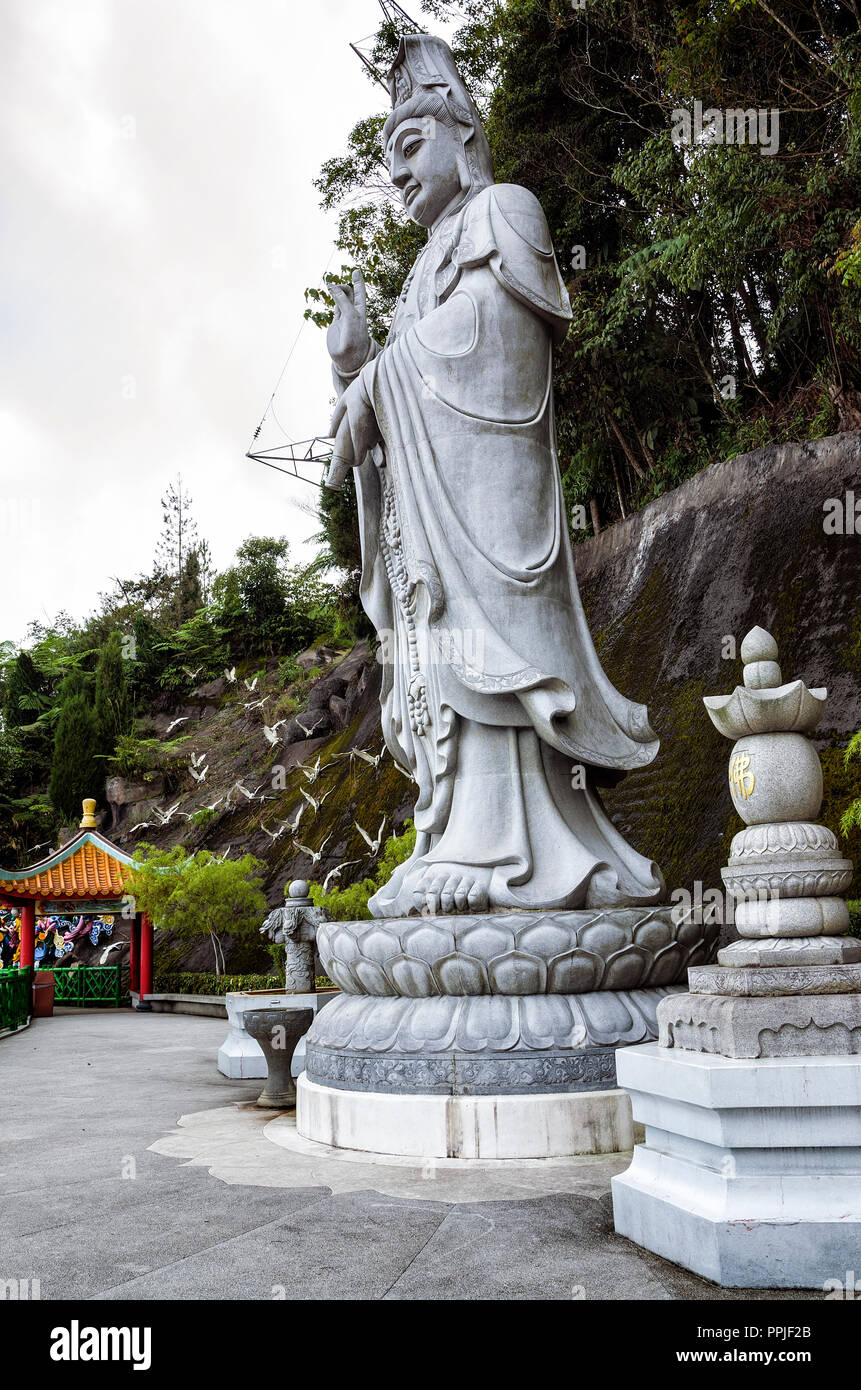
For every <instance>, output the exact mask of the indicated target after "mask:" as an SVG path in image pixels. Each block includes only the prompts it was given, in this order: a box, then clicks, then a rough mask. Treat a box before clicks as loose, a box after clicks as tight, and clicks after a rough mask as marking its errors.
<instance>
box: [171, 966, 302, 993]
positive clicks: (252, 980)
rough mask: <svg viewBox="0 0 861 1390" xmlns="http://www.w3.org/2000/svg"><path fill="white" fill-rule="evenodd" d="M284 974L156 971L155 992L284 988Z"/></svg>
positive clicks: (230, 991) (220, 991) (213, 991)
mask: <svg viewBox="0 0 861 1390" xmlns="http://www.w3.org/2000/svg"><path fill="white" fill-rule="evenodd" d="M283 988H284V975H283V973H282V974H281V975H214V974H213V973H212V971H211V970H176V971H173V972H172V973H165V974H164V975H160V974H158V972H156V975H155V978H154V980H153V994H235V993H237V992H238V991H239V990H243V989H246V990H247V989H268V990H272V989H283Z"/></svg>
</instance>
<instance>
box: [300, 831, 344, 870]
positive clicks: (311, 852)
mask: <svg viewBox="0 0 861 1390" xmlns="http://www.w3.org/2000/svg"><path fill="white" fill-rule="evenodd" d="M334 833H335V832H334V831H332V835H333V834H334ZM332 835H327V836H326V838H325V840H324V841H323V843H322V845H321V846H320V848H319V849H309V847H308V845H300V843H299V841H298V840H294V841H293V843H294V845H295V846H296V848H297V849H298V850H301V852H302V854H307V856H308V858H309V859H310V860H311V863H312V864H315V865H316V864H319V862H320V860H321V859H322V858H323V850H324V849H325V848H326V846H327V844H328V843H329V841H330V840H331V838H332Z"/></svg>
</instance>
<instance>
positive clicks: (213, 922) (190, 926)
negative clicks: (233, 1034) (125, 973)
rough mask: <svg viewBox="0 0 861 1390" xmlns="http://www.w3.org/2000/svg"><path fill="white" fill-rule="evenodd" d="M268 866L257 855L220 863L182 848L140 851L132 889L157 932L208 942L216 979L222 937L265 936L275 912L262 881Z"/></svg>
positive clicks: (131, 879) (220, 965) (221, 968)
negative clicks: (262, 931)
mask: <svg viewBox="0 0 861 1390" xmlns="http://www.w3.org/2000/svg"><path fill="white" fill-rule="evenodd" d="M263 868H264V865H263V864H261V862H260V860H259V859H255V858H254V856H253V855H251V854H246V855H244V856H243V857H242V858H241V859H217V858H216V857H215V855H213V854H210V853H209V851H208V850H198V852H197V853H196V854H189V853H188V851H187V850H185V849H183V847H182V845H175V846H174V848H173V849H167V850H154V849H152V848H151V847H150V846H149V845H140V846H139V847H138V849H137V850H136V851H135V855H134V863H133V866H132V868H131V869H130V870H129V874H128V878H127V882H126V888H127V891H128V892H129V893H130V894H131V896H132V897H133V898H134V901H135V906H136V908H137V910H138V911H140V912H146V913H147V914H148V916H149V917H150V919H151V920H152V923H153V926H154V927H157V928H162V929H164V930H169V931H173V932H176V933H177V934H178V935H180V936H191V937H194V936H208V937H209V939H210V941H211V943H212V954H213V960H214V962H215V973H216V975H221V974H223V972H224V948H223V946H222V943H221V937H222V936H224V935H225V934H227V933H230V934H231V935H248V934H250V933H252V932H257V931H259V928H260V926H261V924H262V922H263V919H264V918H265V916H266V914H267V912H268V910H269V908H268V904H267V902H266V897H265V895H264V893H263V891H262V886H261V885H262V878H261V877H260V875H261V873H262V871H263Z"/></svg>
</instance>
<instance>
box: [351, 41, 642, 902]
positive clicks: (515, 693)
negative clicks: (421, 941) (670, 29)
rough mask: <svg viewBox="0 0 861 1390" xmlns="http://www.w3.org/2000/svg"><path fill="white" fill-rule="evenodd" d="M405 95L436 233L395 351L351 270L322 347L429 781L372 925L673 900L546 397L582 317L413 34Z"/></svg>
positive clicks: (393, 144) (406, 303)
mask: <svg viewBox="0 0 861 1390" xmlns="http://www.w3.org/2000/svg"><path fill="white" fill-rule="evenodd" d="M389 81H390V88H391V93H392V102H393V110H392V114H391V115H390V116H389V118H388V121H387V122H386V125H385V129H384V141H385V155H386V161H387V164H388V167H389V172H390V175H391V179H392V181H393V183H394V184H395V185H396V186H397V188H399V189H400V190H401V193H402V195H403V200H404V205H405V207H406V209H407V211H408V212H409V214H410V216H411V217H412V218H413V219H414V220H415V221H416V222H418V223H420V224H421V225H422V226H424V227H427V228H428V230H429V233H430V234H429V237H428V242H427V245H426V247H425V249H424V250H423V251H422V253H421V255H420V256H419V257H418V259H417V260H416V263H415V265H414V266H413V268H412V270H411V271H410V274H409V275H408V277H407V280H406V282H405V284H404V287H403V290H402V292H401V297H400V300H399V302H398V305H397V309H396V311H395V314H394V318H393V320H392V326H391V332H390V333H389V336H388V339H387V341H386V344H385V346H384V347H382V346H380V345H379V344H378V343H376V342H373V341H372V340H371V339H370V337H369V334H368V327H367V320H366V316H365V290H364V284H363V282H362V278H361V275H360V274H359V273H358V272H357V273H356V275H355V276H354V283H353V286H352V287H337V286H335V287H333V293H334V295H335V300H336V311H335V319H334V322H333V323H332V325H331V327H330V329H329V335H328V346H329V352H330V355H331V357H332V361H333V365H334V376H335V382H336V385H337V388H338V391H339V397H340V399H339V401H338V405H337V408H336V411H335V415H334V419H333V423H332V426H331V434H332V435H333V436H334V437H335V444H334V453H333V459H332V463H331V466H330V470H329V475H328V478H327V482H328V484H329V486H332V487H337V486H340V485H341V483H342V482H343V480H344V478H345V477H346V476H347V473H348V471H349V468H350V467H353V468H354V469H355V479H356V485H357V492H358V502H359V515H360V521H361V536H362V553H363V561H364V568H363V576H362V586H361V593H362V602H363V604H364V606H365V609H366V611H367V613H368V615H369V617H370V618H371V620H372V622H373V623H374V626H375V628H376V630H377V632H378V634H380V636H381V638H382V640H383V658H384V675H383V688H382V696H381V700H382V723H383V732H384V736H385V740H386V744H387V746H388V748H389V750H390V752H391V754H392V756H393V758H394V759H395V761H396V762H397V763H398V765H399V766H400V767H401V768H403V769H404V770H406V771H408V772H409V773H410V774H411V776H412V777H413V779H414V780H415V782H416V783H417V785H418V797H417V802H416V807H415V824H416V828H417V831H418V835H417V841H416V848H415V852H414V854H413V855H412V857H411V858H410V859H409V860H408V861H407V862H406V863H405V864H403V865H401V866H400V868H399V869H398V870H397V871H396V872H395V874H394V876H393V877H392V879H391V880H390V882H389V883H388V884H387V885H386V886H385V887H384V888H382V889H381V890H380V891H379V892H378V893H377V895H376V897H375V898H373V899H372V900H371V910H372V912H373V913H374V915H375V916H376V917H405V916H407V915H409V914H411V913H417V912H422V911H424V912H428V911H429V912H431V913H438V912H440V913H463V912H471V913H475V912H483V911H488V910H489V911H493V910H496V909H520V910H522V911H534V910H536V909H549V908H561V909H576V908H601V907H606V908H613V907H626V906H636V905H647V904H653V903H657V902H659V901H661V900H662V897H663V894H664V883H663V879H662V877H661V874H660V871H659V870H658V868H657V867H656V865H655V864H654V863H652V862H651V861H650V860H648V859H645V858H643V857H642V856H641V855H640V854H638V853H636V852H635V851H634V850H633V849H632V848H631V847H630V845H628V844H626V842H625V840H624V839H623V838H622V837H621V836H620V835H619V834H618V832H617V831H616V830H615V829H614V827H613V826H612V824H611V823H610V820H609V818H608V817H607V814H606V812H605V810H604V808H603V806H602V804H601V800H600V797H599V795H598V791H597V789H596V787H597V784H598V783H599V782H601V781H602V780H603V781H607V780H610V781H613V780H615V775H617V774H620V773H623V772H625V771H626V770H628V769H632V768H636V767H641V766H643V765H644V764H646V763H649V762H651V761H652V759H653V758H654V757H655V755H656V753H657V751H658V743H657V740H656V738H655V735H654V733H653V732H652V730H651V728H650V727H649V722H648V718H647V712H646V709H645V707H644V706H642V705H638V704H633V703H631V702H630V701H629V700H627V699H626V698H625V697H624V696H623V695H621V694H620V693H619V692H618V691H617V690H616V689H614V687H613V686H612V685H611V683H610V681H609V680H608V679H607V676H606V675H605V673H604V671H603V670H602V668H601V665H600V662H599V660H598V657H597V655H596V652H595V648H594V646H593V643H592V639H591V637H590V635H589V631H588V628H587V626H586V621H585V618H584V615H583V609H582V606H581V603H580V598H579V595H578V591H577V582H576V578H575V574H574V565H573V560H572V553H571V545H570V541H569V537H568V531H567V526H566V517H565V511H564V506H563V497H562V488H561V482H560V476H559V467H558V463H557V457H556V443H555V431H554V415H553V392H552V354H553V345H554V343H556V344H558V343H560V342H561V341H562V339H563V338H564V337H565V333H566V330H567V328H568V324H569V320H570V318H571V310H570V305H569V301H568V295H567V293H566V290H565V285H564V283H563V281H562V278H561V276H560V274H559V269H558V267H557V264H556V259H555V257H554V254H553V247H552V244H551V239H550V233H549V230H548V227H547V222H546V220H545V217H544V214H543V212H542V210H541V207H540V205H539V204H538V202H537V201H536V199H535V198H534V197H533V195H532V194H531V193H529V192H528V191H527V190H526V189H525V188H520V187H517V186H516V185H512V184H495V183H494V181H493V171H492V168H491V162H490V152H489V149H488V145H487V140H486V138H485V135H484V131H483V130H482V127H481V124H480V121H479V117H478V113H477V111H476V108H475V106H474V104H473V102H472V99H471V97H470V96H469V94H468V92H467V91H466V89H465V87H464V85H463V83H462V82H461V80H460V78H459V76H458V73H457V71H456V69H455V66H454V62H453V59H452V56H451V53H450V51H449V49H448V47H447V46H446V44H445V43H443V42H442V41H441V40H439V39H436V38H432V37H429V36H426V35H412V36H409V37H406V38H404V39H403V40H402V42H401V47H400V51H399V54H398V58H397V60H396V63H395V65H394V67H393V69H392V71H391V73H390V76H389ZM574 765H576V766H577V767H579V768H580V769H582V771H581V774H580V775H579V776H577V775H575V776H574V777H572V770H573V767H574ZM608 774H609V776H608ZM584 778H585V784H583V783H584Z"/></svg>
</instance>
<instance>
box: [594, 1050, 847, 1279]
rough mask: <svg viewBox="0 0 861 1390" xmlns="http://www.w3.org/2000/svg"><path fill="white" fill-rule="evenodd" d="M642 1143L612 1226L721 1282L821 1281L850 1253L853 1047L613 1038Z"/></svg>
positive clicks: (616, 1186)
mask: <svg viewBox="0 0 861 1390" xmlns="http://www.w3.org/2000/svg"><path fill="white" fill-rule="evenodd" d="M617 1067H618V1072H619V1080H620V1082H621V1084H622V1085H623V1086H624V1087H625V1088H626V1090H627V1091H628V1092H629V1094H630V1096H631V1102H632V1106H633V1113H634V1119H635V1121H640V1122H641V1123H642V1124H643V1125H644V1126H645V1144H642V1145H638V1147H637V1148H636V1149H635V1150H634V1158H633V1162H632V1164H631V1167H630V1168H629V1169H628V1170H627V1172H625V1173H622V1174H621V1175H620V1176H618V1177H615V1178H613V1181H612V1188H613V1212H614V1218H615V1224H616V1230H617V1232H618V1233H619V1235H623V1236H627V1237H628V1239H629V1240H633V1241H636V1243H637V1244H638V1245H642V1246H644V1247H645V1248H646V1249H647V1250H652V1251H654V1252H655V1254H657V1255H662V1256H663V1257H664V1258H665V1259H668V1260H673V1261H674V1262H675V1263H676V1264H680V1265H683V1266H684V1267H685V1268H686V1269H691V1270H693V1271H694V1272H695V1273H696V1274H701V1275H703V1276H704V1277H705V1278H707V1279H713V1280H714V1281H715V1283H717V1284H720V1285H722V1286H723V1287H724V1288H805V1289H808V1288H809V1289H822V1288H824V1287H825V1284H826V1280H829V1279H841V1280H842V1279H844V1278H845V1275H846V1271H847V1270H852V1269H857V1268H858V1261H859V1254H861V1058H859V1057H857V1056H841V1057H822V1056H820V1057H772V1058H758V1059H755V1060H754V1059H750V1060H748V1059H737V1058H729V1057H721V1056H714V1055H710V1054H707V1053H702V1052H685V1051H682V1050H680V1049H677V1048H663V1047H659V1046H658V1045H657V1044H655V1043H649V1044H646V1045H645V1046H642V1047H633V1048H626V1049H625V1050H624V1051H621V1052H620V1053H619V1054H618V1057H617Z"/></svg>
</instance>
